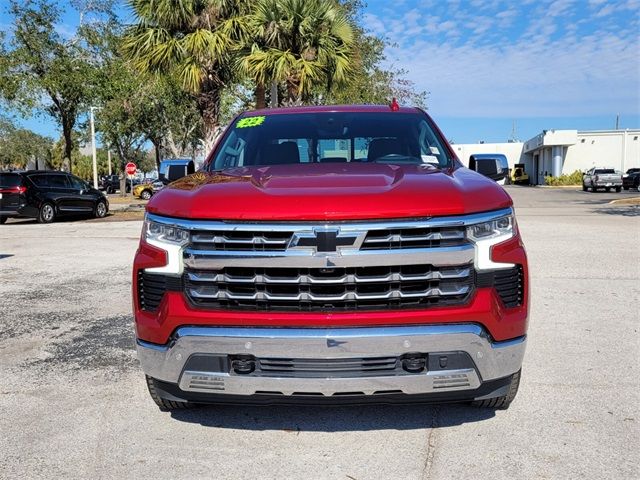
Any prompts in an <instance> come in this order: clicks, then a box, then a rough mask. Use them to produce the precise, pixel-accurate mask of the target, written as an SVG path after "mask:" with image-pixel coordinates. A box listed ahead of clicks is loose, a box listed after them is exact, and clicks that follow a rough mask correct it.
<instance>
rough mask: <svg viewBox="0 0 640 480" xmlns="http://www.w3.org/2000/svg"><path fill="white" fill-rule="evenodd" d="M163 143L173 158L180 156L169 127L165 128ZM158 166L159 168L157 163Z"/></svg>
mask: <svg viewBox="0 0 640 480" xmlns="http://www.w3.org/2000/svg"><path fill="white" fill-rule="evenodd" d="M165 143H166V146H167V148H168V149H169V152H171V156H172V157H173V158H178V157H179V156H180V153H179V152H178V147H177V146H176V142H175V140H174V139H173V132H172V131H171V129H168V130H167V135H166V136H165ZM158 168H160V166H159V165H158Z"/></svg>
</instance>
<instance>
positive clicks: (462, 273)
mask: <svg viewBox="0 0 640 480" xmlns="http://www.w3.org/2000/svg"><path fill="white" fill-rule="evenodd" d="M470 273H471V269H470V268H469V267H464V268H455V269H448V270H436V271H431V272H428V273H424V274H413V275H412V274H402V273H390V274H388V275H381V276H364V275H348V274H347V275H342V276H340V277H331V278H318V277H314V276H313V275H304V274H302V275H298V276H296V277H289V278H287V277H272V276H269V275H253V276H246V277H242V276H234V275H229V274H226V273H215V272H198V273H196V272H188V273H187V276H188V278H189V280H191V281H192V282H225V283H249V284H255V283H271V284H345V283H376V282H409V281H418V280H436V279H438V280H439V279H450V278H466V277H468V276H469V275H470Z"/></svg>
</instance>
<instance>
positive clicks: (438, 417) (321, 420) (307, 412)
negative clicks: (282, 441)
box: [171, 404, 495, 434]
mask: <svg viewBox="0 0 640 480" xmlns="http://www.w3.org/2000/svg"><path fill="white" fill-rule="evenodd" d="M494 416H495V411H494V410H492V409H487V408H475V407H471V406H467V405H464V404H448V405H445V404H442V405H435V404H411V405H356V406H321V407H318V406H282V405H278V406H259V407H250V406H241V407H234V406H207V407H200V408H196V409H193V410H180V411H174V412H171V417H172V418H173V419H175V420H178V421H181V422H187V423H195V424H200V425H202V426H204V427H214V428H224V429H234V430H255V431H263V430H281V431H284V432H290V433H293V434H296V433H298V432H328V433H330V432H347V431H370V430H416V429H424V428H441V427H452V426H457V425H462V424H465V423H473V422H480V421H483V420H487V419H490V418H492V417H494Z"/></svg>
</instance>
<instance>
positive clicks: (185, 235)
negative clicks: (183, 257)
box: [142, 219, 189, 245]
mask: <svg viewBox="0 0 640 480" xmlns="http://www.w3.org/2000/svg"><path fill="white" fill-rule="evenodd" d="M142 228H143V230H142V231H143V232H144V238H145V240H147V241H149V240H151V241H156V242H162V243H168V244H171V245H185V244H187V243H189V231H188V230H183V229H182V228H178V227H174V226H172V225H166V224H164V223H158V222H154V221H151V220H148V219H145V221H144V226H143V227H142Z"/></svg>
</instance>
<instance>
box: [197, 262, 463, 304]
mask: <svg viewBox="0 0 640 480" xmlns="http://www.w3.org/2000/svg"><path fill="white" fill-rule="evenodd" d="M473 278H474V274H473V267H472V265H460V266H455V267H440V268H437V267H434V266H431V265H404V266H380V267H375V266H372V267H351V268H242V267H226V268H223V269H222V270H218V271H194V270H187V272H186V273H185V293H186V295H187V296H188V298H189V299H190V300H191V301H192V303H194V304H195V305H196V306H203V307H211V308H231V309H236V308H240V309H252V310H284V311H287V310H290V311H331V310H361V309H387V308H403V307H406V308H410V307H413V308H420V307H428V306H432V305H439V306H443V305H459V304H462V303H464V302H466V300H467V299H468V297H469V295H470V293H471V291H472V290H473Z"/></svg>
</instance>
